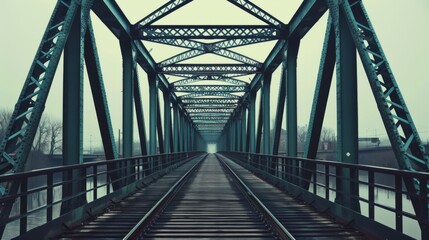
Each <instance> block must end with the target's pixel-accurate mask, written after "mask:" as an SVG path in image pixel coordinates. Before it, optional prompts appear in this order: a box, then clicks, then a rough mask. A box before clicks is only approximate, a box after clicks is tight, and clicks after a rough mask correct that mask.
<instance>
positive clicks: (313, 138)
mask: <svg viewBox="0 0 429 240" xmlns="http://www.w3.org/2000/svg"><path fill="white" fill-rule="evenodd" d="M335 59H336V56H335V32H334V27H333V23H332V18H331V17H329V19H328V24H327V27H326V33H325V40H324V44H323V50H322V54H321V58H320V64H319V72H318V74H317V81H316V87H315V90H314V95H313V96H314V97H313V104H312V107H311V113H310V120H309V123H308V130H307V136H306V142H305V146H304V155H303V157H304V158H310V159H315V158H316V154H317V150H318V148H319V140H320V133H321V131H322V126H323V120H324V117H325V111H326V105H327V103H328V96H329V90H330V88H331V82H332V76H333V73H334V67H335ZM315 169H316V165H315V164H312V163H304V164H303V173H302V176H301V178H302V180H303V181H302V183H301V186H302V187H303V188H304V189H308V188H309V187H310V180H311V177H312V175H313V172H314V171H315Z"/></svg>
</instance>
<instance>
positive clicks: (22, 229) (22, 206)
mask: <svg viewBox="0 0 429 240" xmlns="http://www.w3.org/2000/svg"><path fill="white" fill-rule="evenodd" d="M27 187H28V178H25V179H23V180H22V182H21V191H20V192H21V197H20V198H19V200H20V203H19V213H20V215H21V216H23V217H21V219H20V220H19V233H20V234H24V233H26V232H27V216H26V214H27V210H28V209H27V204H28V203H27V200H28V193H27V190H28V189H27Z"/></svg>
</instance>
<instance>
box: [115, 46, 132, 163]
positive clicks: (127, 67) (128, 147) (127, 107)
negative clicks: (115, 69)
mask: <svg viewBox="0 0 429 240" xmlns="http://www.w3.org/2000/svg"><path fill="white" fill-rule="evenodd" d="M119 42H120V46H121V52H122V156H123V157H125V158H128V157H132V155H133V126H134V124H133V120H134V116H133V95H134V72H133V70H134V60H133V50H132V46H131V42H129V41H128V40H127V39H120V41H119Z"/></svg>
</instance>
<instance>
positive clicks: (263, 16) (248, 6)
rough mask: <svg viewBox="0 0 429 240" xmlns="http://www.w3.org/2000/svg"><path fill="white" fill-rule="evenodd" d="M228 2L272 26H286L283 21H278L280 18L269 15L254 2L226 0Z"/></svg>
mask: <svg viewBox="0 0 429 240" xmlns="http://www.w3.org/2000/svg"><path fill="white" fill-rule="evenodd" d="M228 2H230V3H232V4H234V5H236V6H237V7H239V8H241V9H243V10H244V11H246V12H248V13H250V14H251V15H253V16H255V17H256V18H258V19H260V20H261V21H263V22H265V23H267V24H269V25H271V26H274V27H277V28H284V27H285V26H286V25H285V24H284V23H282V22H280V20H278V19H276V18H275V17H273V16H271V15H270V14H269V13H267V12H266V11H264V10H263V9H262V8H260V7H258V6H257V5H255V4H254V3H252V2H250V1H248V0H228Z"/></svg>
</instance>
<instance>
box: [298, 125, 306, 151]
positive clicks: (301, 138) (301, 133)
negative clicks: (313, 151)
mask: <svg viewBox="0 0 429 240" xmlns="http://www.w3.org/2000/svg"><path fill="white" fill-rule="evenodd" d="M307 130H308V126H307V124H306V125H305V126H298V133H297V135H298V136H297V138H298V139H297V141H298V151H303V150H304V146H305V139H306V137H307Z"/></svg>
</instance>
